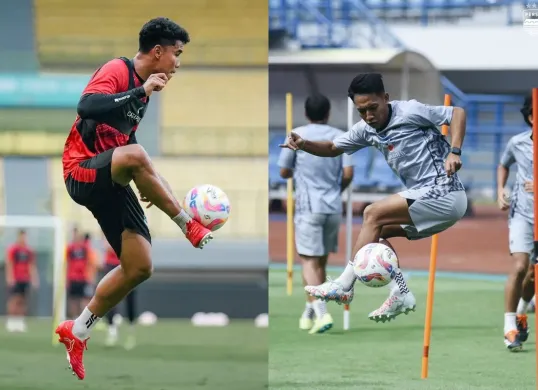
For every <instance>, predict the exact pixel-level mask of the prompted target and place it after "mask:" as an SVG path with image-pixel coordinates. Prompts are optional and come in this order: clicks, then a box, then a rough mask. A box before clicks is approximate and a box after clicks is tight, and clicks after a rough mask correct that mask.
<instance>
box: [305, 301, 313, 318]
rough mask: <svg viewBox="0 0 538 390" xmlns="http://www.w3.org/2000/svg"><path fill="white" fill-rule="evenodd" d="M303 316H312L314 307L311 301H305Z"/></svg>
mask: <svg viewBox="0 0 538 390" xmlns="http://www.w3.org/2000/svg"><path fill="white" fill-rule="evenodd" d="M303 317H304V318H312V317H314V307H313V305H312V303H311V302H306V306H305V309H304V311H303Z"/></svg>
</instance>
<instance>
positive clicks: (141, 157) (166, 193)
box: [111, 144, 213, 248]
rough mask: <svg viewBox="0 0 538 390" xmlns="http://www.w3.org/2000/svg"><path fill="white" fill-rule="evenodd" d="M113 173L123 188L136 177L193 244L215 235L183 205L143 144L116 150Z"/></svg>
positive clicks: (201, 244) (138, 184)
mask: <svg viewBox="0 0 538 390" xmlns="http://www.w3.org/2000/svg"><path fill="white" fill-rule="evenodd" d="M111 174H112V180H113V181H114V182H115V183H117V184H119V185H121V186H123V187H126V186H127V185H128V184H129V183H130V182H131V180H133V181H134V182H135V184H136V187H137V188H138V190H139V191H140V193H141V194H143V195H144V196H145V197H146V198H147V199H148V200H149V201H150V202H151V203H153V204H154V205H155V206H156V207H158V208H159V209H160V210H162V211H163V212H164V213H165V214H166V215H168V216H169V217H170V218H171V219H172V220H173V221H174V222H175V223H177V224H178V226H179V227H180V228H181V230H182V231H183V233H185V235H186V236H187V239H188V240H189V241H190V242H191V243H192V245H193V246H194V247H196V248H203V247H204V245H206V244H207V243H208V242H209V241H210V240H211V239H212V238H213V236H212V234H211V231H210V230H209V229H207V228H205V227H204V226H202V225H201V224H199V223H197V222H196V221H194V220H193V219H192V218H191V217H190V216H189V215H188V214H187V213H186V212H185V211H184V210H183V209H182V208H181V206H180V204H179V202H178V201H177V199H176V198H175V197H174V195H173V194H172V192H171V191H170V190H169V189H168V188H167V186H166V185H165V184H164V183H163V181H162V180H161V177H160V176H159V174H158V173H157V171H156V169H155V167H154V166H153V163H152V162H151V159H150V157H149V155H148V154H147V153H146V151H145V150H144V148H143V147H142V146H140V145H138V144H134V145H126V146H121V147H117V148H116V149H114V152H113V155H112V165H111Z"/></svg>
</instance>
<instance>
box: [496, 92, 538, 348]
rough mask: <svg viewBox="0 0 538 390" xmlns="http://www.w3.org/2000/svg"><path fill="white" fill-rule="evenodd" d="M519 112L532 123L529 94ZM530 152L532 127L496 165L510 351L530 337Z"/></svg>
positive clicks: (512, 142) (512, 141)
mask: <svg viewBox="0 0 538 390" xmlns="http://www.w3.org/2000/svg"><path fill="white" fill-rule="evenodd" d="M521 113H522V114H523V119H524V120H525V122H526V123H527V124H528V125H529V126H531V127H532V96H528V97H527V98H526V99H525V102H524V104H523V107H522V108H521ZM533 156H534V153H533V145H532V130H527V131H525V132H523V133H520V134H518V135H515V136H514V137H512V138H511V139H510V141H508V144H507V145H506V148H505V150H504V153H503V154H502V156H501V161H500V164H499V167H498V168H497V183H498V184H497V185H498V189H497V202H498V204H499V208H500V209H501V210H508V209H510V211H509V214H508V231H509V235H508V236H509V237H508V239H509V248H510V254H511V255H512V258H513V259H514V268H513V269H512V272H511V273H510V275H509V277H508V280H507V281H506V287H505V294H504V295H505V296H504V306H505V313H504V344H505V345H506V348H508V350H510V351H512V352H517V351H520V350H521V349H522V348H523V344H522V343H523V342H525V341H527V338H528V337H529V332H528V325H527V308H528V306H529V302H530V301H531V299H532V297H533V295H534V266H532V265H531V262H533V263H534V262H535V261H536V256H535V255H531V254H532V253H533V245H534V196H533V180H534V173H533ZM513 164H516V165H517V174H516V180H515V182H514V186H513V188H512V195H511V196H508V194H507V191H506V190H505V186H506V182H507V180H508V176H509V173H510V166H511V165H513ZM508 198H510V200H508Z"/></svg>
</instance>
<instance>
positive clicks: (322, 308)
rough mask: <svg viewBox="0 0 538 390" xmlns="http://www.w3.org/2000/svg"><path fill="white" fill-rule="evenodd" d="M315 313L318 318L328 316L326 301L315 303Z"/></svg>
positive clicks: (316, 301)
mask: <svg viewBox="0 0 538 390" xmlns="http://www.w3.org/2000/svg"><path fill="white" fill-rule="evenodd" d="M313 306H314V313H316V317H317V318H321V317H323V316H324V315H325V314H327V305H326V303H325V302H324V301H322V300H320V299H318V300H315V301H314V304H313Z"/></svg>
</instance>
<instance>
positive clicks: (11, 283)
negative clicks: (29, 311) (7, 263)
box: [6, 279, 15, 288]
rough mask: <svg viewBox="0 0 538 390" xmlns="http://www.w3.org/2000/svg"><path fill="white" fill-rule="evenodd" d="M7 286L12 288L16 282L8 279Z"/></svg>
mask: <svg viewBox="0 0 538 390" xmlns="http://www.w3.org/2000/svg"><path fill="white" fill-rule="evenodd" d="M6 284H7V286H8V287H9V288H11V287H13V286H14V285H15V281H14V280H13V279H8V280H7V282H6Z"/></svg>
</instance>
